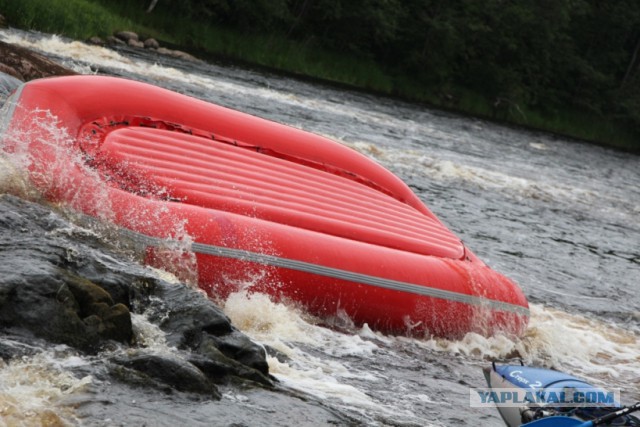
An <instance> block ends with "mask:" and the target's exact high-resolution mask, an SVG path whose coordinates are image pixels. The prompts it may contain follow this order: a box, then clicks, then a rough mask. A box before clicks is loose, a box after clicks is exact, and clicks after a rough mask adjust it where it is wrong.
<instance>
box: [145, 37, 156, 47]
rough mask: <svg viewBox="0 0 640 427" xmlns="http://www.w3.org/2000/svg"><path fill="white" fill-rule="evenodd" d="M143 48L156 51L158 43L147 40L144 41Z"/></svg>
mask: <svg viewBox="0 0 640 427" xmlns="http://www.w3.org/2000/svg"><path fill="white" fill-rule="evenodd" d="M144 47H146V48H147V49H157V48H159V47H160V43H158V41H157V40H156V39H153V38H148V39H146V40H145V41H144Z"/></svg>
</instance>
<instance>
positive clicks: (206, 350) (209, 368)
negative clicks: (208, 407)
mask: <svg viewBox="0 0 640 427" xmlns="http://www.w3.org/2000/svg"><path fill="white" fill-rule="evenodd" d="M195 351H196V354H193V355H191V357H190V359H189V360H190V361H191V363H193V364H194V365H195V366H197V367H198V368H199V369H200V370H201V371H202V372H204V373H205V374H206V375H207V376H208V377H209V378H210V379H211V380H212V381H214V382H216V383H226V382H227V381H228V380H230V379H232V378H241V379H244V380H249V381H253V382H256V383H259V384H262V385H265V386H268V387H270V386H272V385H273V381H274V378H273V377H271V376H269V374H268V371H265V370H264V367H262V366H259V367H258V369H257V368H255V367H253V366H250V365H247V364H246V363H244V362H240V361H238V360H235V359H233V358H232V357H230V356H227V355H226V354H224V353H223V352H222V351H221V349H220V348H219V341H217V340H216V339H215V338H214V337H212V336H209V335H205V336H203V337H202V340H201V341H200V343H199V344H198V346H197V348H196V349H195Z"/></svg>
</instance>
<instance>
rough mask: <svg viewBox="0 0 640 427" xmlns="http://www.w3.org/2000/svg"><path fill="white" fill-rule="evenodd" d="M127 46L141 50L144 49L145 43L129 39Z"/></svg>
mask: <svg viewBox="0 0 640 427" xmlns="http://www.w3.org/2000/svg"><path fill="white" fill-rule="evenodd" d="M127 44H128V45H129V46H131V47H136V48H139V49H142V48H144V43H143V42H141V41H140V40H134V39H129V40H128V41H127Z"/></svg>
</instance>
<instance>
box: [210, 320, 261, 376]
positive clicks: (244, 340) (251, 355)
mask: <svg viewBox="0 0 640 427" xmlns="http://www.w3.org/2000/svg"><path fill="white" fill-rule="evenodd" d="M209 338H210V339H211V340H213V342H214V343H215V345H216V347H217V348H218V349H219V350H220V351H221V352H222V353H223V354H224V355H226V356H227V357H230V358H232V359H234V360H237V361H238V362H240V363H242V364H244V365H246V366H249V367H250V368H253V369H255V370H257V371H258V372H260V373H262V374H264V375H268V374H269V365H268V364H267V359H266V352H265V351H264V348H263V347H262V346H260V345H258V344H256V343H254V342H253V341H251V340H250V339H249V337H247V336H246V335H245V334H243V333H241V332H240V331H237V330H234V331H233V332H231V333H229V334H226V335H221V336H214V335H209Z"/></svg>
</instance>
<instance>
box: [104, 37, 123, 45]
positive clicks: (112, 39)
mask: <svg viewBox="0 0 640 427" xmlns="http://www.w3.org/2000/svg"><path fill="white" fill-rule="evenodd" d="M107 44H110V45H114V44H119V45H125V44H127V43H126V42H125V41H124V40H120V39H119V38H117V37H115V36H109V37H107Z"/></svg>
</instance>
